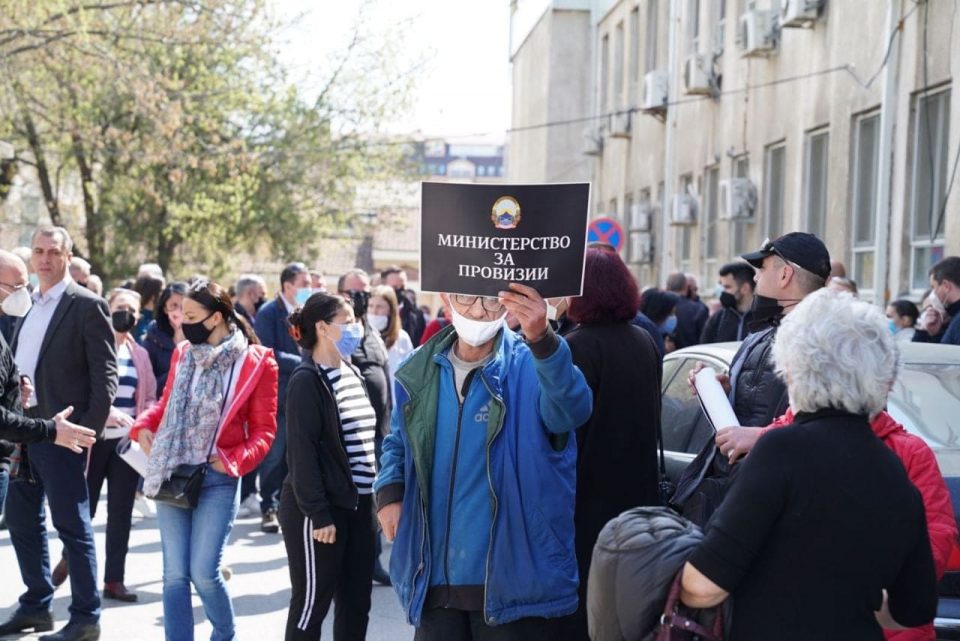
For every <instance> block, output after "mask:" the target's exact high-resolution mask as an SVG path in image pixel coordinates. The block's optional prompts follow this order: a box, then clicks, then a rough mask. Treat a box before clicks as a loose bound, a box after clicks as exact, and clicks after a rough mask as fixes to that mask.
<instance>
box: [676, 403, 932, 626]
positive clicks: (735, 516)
mask: <svg viewBox="0 0 960 641" xmlns="http://www.w3.org/2000/svg"><path fill="white" fill-rule="evenodd" d="M741 465H742V467H741V469H740V470H739V472H738V473H737V475H736V477H735V480H734V482H733V485H732V487H731V489H730V493H729V494H728V495H727V497H726V498H725V499H724V502H723V504H722V505H721V506H720V509H719V510H718V511H717V512H716V513H715V514H714V517H713V520H712V521H711V522H710V524H709V527H708V530H707V534H706V537H705V539H704V541H703V543H702V544H701V545H700V547H699V548H698V549H697V550H696V551H695V552H694V553H693V555H692V556H691V557H690V563H691V564H693V566H694V567H696V568H697V569H698V570H700V571H701V572H702V573H703V574H704V575H706V576H707V578H709V579H710V580H711V581H713V582H714V583H716V584H717V585H719V586H720V587H721V588H723V589H724V590H726V591H728V592H730V593H731V595H732V597H733V609H734V613H733V624H732V625H733V629H732V634H731V635H730V636H729V639H730V641H753V640H757V641H760V640H767V639H777V640H778V641H792V640H794V639H795V640H797V641H801V640H802V641H808V640H809V639H819V640H827V639H836V640H837V641H841V640H842V641H858V640H864V641H866V640H871V641H873V640H875V641H882V639H883V633H882V632H881V629H880V626H879V625H878V624H877V621H876V619H875V617H874V611H875V610H878V609H880V604H881V598H882V590H884V589H886V590H887V591H888V593H889V599H890V612H891V614H892V615H893V618H894V619H895V620H896V621H897V622H898V623H900V624H901V625H905V626H908V627H914V626H918V625H922V624H924V623H928V622H930V621H932V620H933V617H934V615H935V614H936V608H937V589H936V588H937V582H936V577H935V574H934V567H933V557H932V555H931V552H930V537H929V536H928V534H927V522H926V518H925V516H924V511H923V503H922V501H921V498H920V493H919V492H918V491H917V489H916V488H915V487H914V486H913V484H912V483H911V482H910V479H909V478H907V474H906V472H905V471H904V469H903V464H902V463H901V462H900V460H899V459H898V458H897V456H896V454H894V453H893V452H892V451H890V449H889V448H888V447H887V446H886V445H884V444H883V442H882V441H881V440H880V439H878V438H877V437H876V436H875V435H874V433H873V430H871V429H870V424H869V423H868V422H867V419H866V417H864V416H855V415H852V414H847V413H845V412H841V411H838V410H822V411H820V412H816V413H813V414H799V415H797V418H796V421H795V423H794V425H792V426H789V427H785V428H783V429H779V430H774V431H773V432H771V433H769V434H766V435H765V436H764V437H763V438H762V439H760V441H759V442H758V443H757V445H756V447H754V449H753V451H751V452H750V455H749V456H748V457H747V458H746V459H745V460H744V462H743V463H742V464H741Z"/></svg>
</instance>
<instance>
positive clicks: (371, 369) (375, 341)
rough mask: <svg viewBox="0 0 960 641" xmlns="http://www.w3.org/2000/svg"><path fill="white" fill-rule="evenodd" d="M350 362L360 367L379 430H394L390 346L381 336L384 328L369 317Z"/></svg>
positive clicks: (382, 433) (382, 431) (385, 433)
mask: <svg viewBox="0 0 960 641" xmlns="http://www.w3.org/2000/svg"><path fill="white" fill-rule="evenodd" d="M350 362H351V363H353V364H354V365H355V366H356V368H357V369H358V370H360V377H361V378H362V379H363V383H364V385H366V387H367V396H369V397H370V405H372V406H373V411H374V413H376V415H377V434H378V435H380V436H386V435H387V434H389V433H390V411H391V409H392V407H393V394H392V390H391V389H390V382H389V380H390V379H389V378H388V377H387V368H388V367H389V361H388V360H387V346H386V345H384V344H383V339H382V338H380V332H378V331H376V330H375V329H372V328H371V327H370V324H369V323H368V322H367V319H366V318H364V319H363V341H361V343H360V345H359V347H357V349H356V350H354V352H353V354H351V355H350Z"/></svg>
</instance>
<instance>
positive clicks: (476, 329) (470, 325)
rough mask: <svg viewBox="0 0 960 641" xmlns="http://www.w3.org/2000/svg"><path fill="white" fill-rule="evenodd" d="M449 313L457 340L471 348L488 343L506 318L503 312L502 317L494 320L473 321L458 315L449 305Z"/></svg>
mask: <svg viewBox="0 0 960 641" xmlns="http://www.w3.org/2000/svg"><path fill="white" fill-rule="evenodd" d="M450 312H451V315H452V316H453V320H452V321H451V322H452V323H453V327H454V329H455V330H457V338H459V339H460V340H462V341H463V342H464V343H466V344H467V345H470V346H471V347H480V346H481V345H485V344H486V343H488V342H490V340H491V339H493V338H494V337H495V336H496V335H497V332H499V331H500V328H501V327H503V319H504V318H506V317H507V314H506V312H504V314H503V316H501V317H500V318H498V319H496V320H492V321H478V320H473V319H472V318H467V317H466V316H463V315H462V314H460V313H459V312H458V311H457V310H456V309H455V308H454V306H453V305H450Z"/></svg>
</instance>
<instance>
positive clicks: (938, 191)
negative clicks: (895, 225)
mask: <svg viewBox="0 0 960 641" xmlns="http://www.w3.org/2000/svg"><path fill="white" fill-rule="evenodd" d="M944 97H945V98H946V101H947V103H946V105H941V106H940V111H939V114H938V115H939V120H938V122H937V123H936V126H935V129H934V130H933V133H932V135H931V136H930V141H932V142H934V144H936V143H939V145H938V146H937V149H936V153H938V154H942V155H943V157H941V158H934V159H933V184H934V190H933V194H931V198H930V202H931V207H933V208H934V212H933V220H932V223H933V226H934V227H936V226H937V224H938V222H939V220H938V218H939V213H938V212H939V210H940V208H941V206H943V204H944V203H943V194H944V191H945V190H946V184H947V183H946V181H947V175H946V174H947V172H949V171H950V102H951V101H952V100H953V96H952V94H951V87H950V86H946V87H939V88H937V89H933V90H929V91H923V92H920V93H918V94H917V95H915V96H914V97H913V100H912V107H913V132H912V134H911V142H910V144H911V148H912V149H911V156H910V158H911V160H910V162H911V167H910V203H909V207H910V216H909V220H908V222H907V225H908V227H907V235H908V237H909V239H910V255H909V258H908V260H909V261H910V264H909V268H908V270H907V272H908V278H909V280H908V282H909V289H910V291H911V292H912V293H914V294H922V293H923V292H924V291H925V290H926V289H927V284H928V282H927V279H926V276H927V273H928V271H929V266H928V267H927V268H926V269H924V270H923V274H922V275H920V276H922V277H923V278H924V282H923V286H922V287H919V288H916V287H914V280H915V279H916V278H917V276H918V274H917V273H916V266H917V255H916V254H917V252H918V251H929V252H930V253H931V254H933V255H934V256H937V254H940V256H939V257H942V256H943V254H944V252H945V245H946V232H945V229H944V228H945V227H946V224H945V221H946V215H944V224H941V225H940V229H939V230H936V231H937V232H938V233H937V234H936V236H935V237H933V238H931V236H930V235H929V234H928V235H927V236H925V237H918V236H917V235H916V225H915V221H916V219H917V216H918V215H919V212H918V211H917V185H918V184H919V182H918V181H920V180H925V178H923V177H920V176H919V175H918V174H919V172H920V162H918V159H919V154H920V145H921V142H923V141H921V140H920V114H921V113H923V112H922V110H921V103H922V102H924V101H927V100H931V99H933V100H941V99H943V98H944ZM928 131H930V130H929V129H928ZM938 185H939V187H938ZM934 196H936V198H935V197H934ZM937 250H939V252H938V251H937ZM931 262H935V261H931Z"/></svg>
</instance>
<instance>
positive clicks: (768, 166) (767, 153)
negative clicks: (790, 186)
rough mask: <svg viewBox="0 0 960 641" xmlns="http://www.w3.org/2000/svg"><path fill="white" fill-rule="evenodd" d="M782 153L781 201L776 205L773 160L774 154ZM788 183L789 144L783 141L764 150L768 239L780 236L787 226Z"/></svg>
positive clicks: (764, 189)
mask: <svg viewBox="0 0 960 641" xmlns="http://www.w3.org/2000/svg"><path fill="white" fill-rule="evenodd" d="M776 153H782V154H783V162H781V164H780V168H781V173H780V193H779V201H778V202H776V203H774V199H775V198H776V197H777V194H774V193H773V189H772V185H773V183H772V179H773V176H772V170H773V167H772V166H773V158H774V154H776ZM786 181H787V143H786V141H784V140H782V141H780V142H775V143H773V144H771V145H767V146H766V147H764V148H763V233H764V234H765V235H766V236H767V237H768V238H774V237H776V236H780V235H781V234H782V233H783V231H784V224H785V222H786V221H785V220H784V218H785V216H784V214H785V211H784V206H785V202H786V198H785V196H786V187H787V185H786ZM774 204H776V206H777V212H776V215H777V217H778V220H777V221H776V222H777V227H776V228H775V229H774V228H773V225H772V224H771V223H772V222H773V221H774V211H773V210H774Z"/></svg>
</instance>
